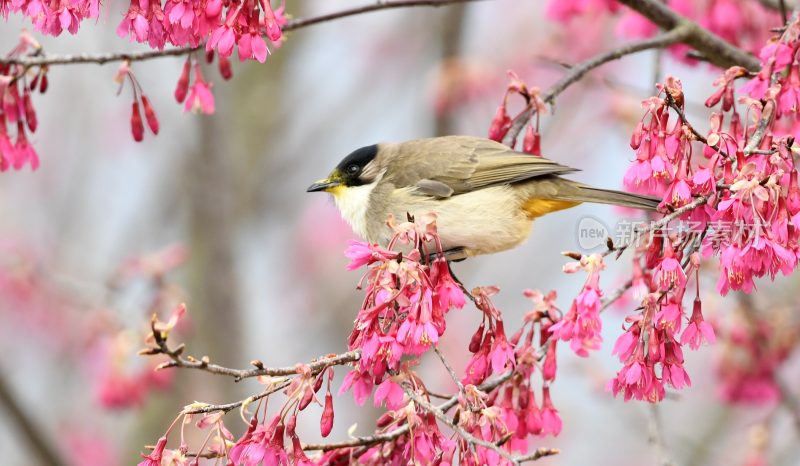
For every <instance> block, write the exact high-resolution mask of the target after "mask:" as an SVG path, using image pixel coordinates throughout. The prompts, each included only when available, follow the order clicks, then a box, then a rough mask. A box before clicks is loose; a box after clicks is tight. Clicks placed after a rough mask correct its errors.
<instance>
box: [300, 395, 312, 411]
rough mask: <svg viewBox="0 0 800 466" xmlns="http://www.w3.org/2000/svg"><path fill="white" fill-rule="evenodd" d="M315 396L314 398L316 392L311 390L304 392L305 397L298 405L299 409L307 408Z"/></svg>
mask: <svg viewBox="0 0 800 466" xmlns="http://www.w3.org/2000/svg"><path fill="white" fill-rule="evenodd" d="M313 398H314V392H312V391H311V390H306V391H305V393H303V398H302V399H301V400H300V403H299V404H298V405H297V409H298V410H300V411H302V410H304V409H306V407H307V406H308V405H309V404H310V403H311V400H312V399H313Z"/></svg>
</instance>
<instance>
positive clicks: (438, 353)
mask: <svg viewBox="0 0 800 466" xmlns="http://www.w3.org/2000/svg"><path fill="white" fill-rule="evenodd" d="M433 351H434V352H435V353H436V356H439V360H440V361H442V365H444V367H445V369H447V372H448V373H449V374H450V377H451V378H452V379H453V382H455V383H456V387H458V391H459V392H461V393H463V392H464V384H462V383H461V380H460V379H459V378H458V375H457V374H456V371H455V370H453V367H452V366H451V365H450V363H449V362H447V359H445V358H444V355H443V354H442V352H441V351H439V347H438V346H434V347H433Z"/></svg>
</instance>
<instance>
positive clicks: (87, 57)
mask: <svg viewBox="0 0 800 466" xmlns="http://www.w3.org/2000/svg"><path fill="white" fill-rule="evenodd" d="M477 1H484V0H394V1H386V0H382V1H377V2H375V3H373V4H371V5H363V6H359V7H353V8H348V9H345V10H341V11H337V12H334V13H328V14H324V15H319V16H312V17H310V18H298V19H294V20H289V22H287V23H286V25H285V26H284V27H283V28H281V30H282V31H283V32H290V31H295V30H297V29H302V28H304V27H307V26H313V25H315V24H320V23H325V22H328V21H333V20H336V19H340V18H346V17H348V16H355V15H360V14H362V13H370V12H373V11H380V10H388V9H394V8H411V7H423V6H427V7H441V6H445V5H449V4H453V3H467V2H477ZM202 47H203V46H202V45H201V46H199V47H182V48H175V49H167V50H148V51H144V52H106V53H80V54H69V55H49V54H45V53H41V52H38V53H36V54H34V55H29V56H24V57H0V65H23V66H25V67H26V68H29V67H32V66H50V65H79V64H96V65H104V64H106V63H112V62H119V61H125V60H127V61H130V62H134V61H145V60H152V59H154V58H162V57H170V56H181V55H187V54H189V53H192V52H194V51H196V50H199V49H201V48H202Z"/></svg>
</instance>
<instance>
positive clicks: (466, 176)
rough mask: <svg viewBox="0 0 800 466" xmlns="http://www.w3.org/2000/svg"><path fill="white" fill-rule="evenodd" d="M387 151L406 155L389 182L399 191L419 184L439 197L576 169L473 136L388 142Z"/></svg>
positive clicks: (393, 167) (392, 169)
mask: <svg viewBox="0 0 800 466" xmlns="http://www.w3.org/2000/svg"><path fill="white" fill-rule="evenodd" d="M382 149H387V150H389V151H391V152H393V153H394V154H393V155H401V156H399V157H398V156H394V157H391V158H390V160H391V162H390V164H391V166H389V167H388V170H387V176H386V178H385V181H386V182H389V183H392V184H393V185H394V186H396V187H401V186H416V187H417V189H418V190H419V191H420V192H423V193H425V194H428V195H431V196H435V197H449V196H451V195H455V194H461V193H465V192H470V191H475V190H478V189H482V188H486V187H489V186H497V185H503V184H509V183H515V182H519V181H523V180H527V179H530V178H535V177H539V176H545V175H558V174H564V173H570V172H574V171H577V170H576V169H574V168H570V167H567V166H564V165H560V164H558V163H556V162H553V161H552V160H548V159H545V158H542V157H533V156H531V155H528V154H522V153H519V152H515V151H513V150H511V149H509V148H508V147H507V146H505V145H503V144H500V143H498V142H495V141H492V140H490V139H484V138H478V137H472V136H445V137H439V138H430V139H418V140H414V141H408V142H404V143H398V144H387V145H385V146H384V147H383V148H382Z"/></svg>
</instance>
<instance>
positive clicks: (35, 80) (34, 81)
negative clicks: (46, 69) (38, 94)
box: [28, 73, 40, 91]
mask: <svg viewBox="0 0 800 466" xmlns="http://www.w3.org/2000/svg"><path fill="white" fill-rule="evenodd" d="M39 76H40V74H39V73H37V74H36V76H34V77H33V79H31V83H30V84H29V85H28V89H30V90H32V91H35V90H36V86H37V85H38V84H39Z"/></svg>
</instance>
